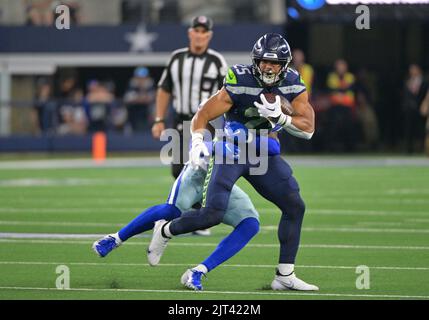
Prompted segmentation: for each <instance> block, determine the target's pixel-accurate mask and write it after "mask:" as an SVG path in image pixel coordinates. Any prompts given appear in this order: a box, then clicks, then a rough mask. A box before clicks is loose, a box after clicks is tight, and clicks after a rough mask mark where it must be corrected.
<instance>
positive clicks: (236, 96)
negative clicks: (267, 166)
mask: <svg viewBox="0 0 429 320" xmlns="http://www.w3.org/2000/svg"><path fill="white" fill-rule="evenodd" d="M284 72H285V76H284V79H283V80H282V81H281V82H280V83H279V84H277V85H275V86H272V87H267V86H264V85H263V84H262V83H261V81H260V80H259V79H257V78H256V77H255V76H254V75H253V72H252V66H251V65H243V64H236V65H234V66H232V67H231V68H229V70H228V73H227V75H226V77H225V81H224V87H225V89H226V91H227V92H228V94H229V96H230V97H231V100H232V101H233V106H232V108H231V109H230V110H229V111H228V112H227V113H226V114H225V119H226V121H238V122H240V123H243V124H244V125H245V126H246V127H247V128H248V129H256V130H260V129H268V130H271V129H272V127H271V124H270V123H269V121H268V120H267V119H265V118H263V117H260V116H259V113H258V109H257V108H256V107H255V106H254V105H253V102H255V101H259V102H260V97H259V95H260V94H261V93H273V94H275V95H281V96H283V97H285V98H286V99H287V100H288V101H290V102H292V100H293V99H295V97H297V96H298V95H300V94H301V93H302V92H304V91H305V90H306V89H305V85H304V82H303V81H302V79H301V76H300V75H299V73H298V71H296V70H294V69H292V68H287V70H286V71H284Z"/></svg>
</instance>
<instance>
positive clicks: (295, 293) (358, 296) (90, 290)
mask: <svg viewBox="0 0 429 320" xmlns="http://www.w3.org/2000/svg"><path fill="white" fill-rule="evenodd" d="M0 290H36V291H42V290H43V291H59V292H65V291H87V292H115V293H118V292H143V293H180V294H183V293H189V294H198V295H201V294H231V295H234V294H235V295H256V296H318V297H350V298H353V297H355V298H391V299H429V296H407V295H394V294H392V295H390V294H351V293H305V292H292V291H287V292H252V291H202V292H198V293H195V291H190V290H153V289H94V288H70V289H66V290H59V289H57V288H40V287H0Z"/></svg>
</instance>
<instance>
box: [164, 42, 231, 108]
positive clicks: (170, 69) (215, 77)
mask: <svg viewBox="0 0 429 320" xmlns="http://www.w3.org/2000/svg"><path fill="white" fill-rule="evenodd" d="M227 68H228V67H227V64H226V61H225V59H224V57H223V56H222V55H221V54H220V53H219V52H217V51H215V50H212V49H207V51H206V52H204V53H203V54H201V55H195V54H192V53H191V52H190V50H189V48H182V49H178V50H176V51H174V52H173V53H172V55H171V58H170V60H169V62H168V65H167V67H166V68H165V69H164V72H163V73H162V76H161V79H160V80H159V82H158V87H160V88H162V89H164V90H165V91H167V92H169V93H170V94H172V96H173V107H174V109H175V110H176V112H177V113H178V114H179V115H186V116H193V115H194V114H195V113H196V112H197V110H198V106H199V105H200V103H201V102H203V101H205V100H207V99H208V98H209V97H210V96H211V95H213V94H214V93H216V91H217V90H219V89H220V88H221V87H222V84H223V79H224V77H225V75H226V71H227Z"/></svg>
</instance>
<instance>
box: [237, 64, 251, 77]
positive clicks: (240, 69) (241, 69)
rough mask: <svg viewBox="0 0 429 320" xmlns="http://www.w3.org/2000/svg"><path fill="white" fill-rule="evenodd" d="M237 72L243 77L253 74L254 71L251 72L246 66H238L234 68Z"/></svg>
mask: <svg viewBox="0 0 429 320" xmlns="http://www.w3.org/2000/svg"><path fill="white" fill-rule="evenodd" d="M234 69H235V72H237V74H238V75H243V74H246V73H247V74H252V71H250V69H249V68H248V67H246V66H245V65H241V64H239V65H236V66H234Z"/></svg>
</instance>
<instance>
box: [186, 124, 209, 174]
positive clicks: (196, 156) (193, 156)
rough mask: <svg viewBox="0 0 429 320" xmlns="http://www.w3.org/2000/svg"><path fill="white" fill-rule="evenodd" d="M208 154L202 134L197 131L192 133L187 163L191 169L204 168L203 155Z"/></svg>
mask: <svg viewBox="0 0 429 320" xmlns="http://www.w3.org/2000/svg"><path fill="white" fill-rule="evenodd" d="M209 155H210V154H209V150H208V149H207V147H206V145H205V144H204V136H203V135H202V134H201V133H199V132H197V133H193V134H192V146H191V151H189V163H190V164H191V167H192V169H194V170H197V169H198V168H202V169H204V170H206V168H207V161H206V158H205V157H208V156H209Z"/></svg>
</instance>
